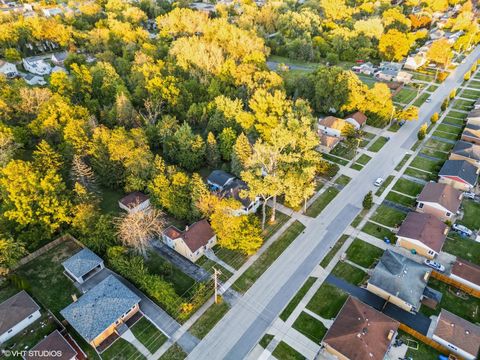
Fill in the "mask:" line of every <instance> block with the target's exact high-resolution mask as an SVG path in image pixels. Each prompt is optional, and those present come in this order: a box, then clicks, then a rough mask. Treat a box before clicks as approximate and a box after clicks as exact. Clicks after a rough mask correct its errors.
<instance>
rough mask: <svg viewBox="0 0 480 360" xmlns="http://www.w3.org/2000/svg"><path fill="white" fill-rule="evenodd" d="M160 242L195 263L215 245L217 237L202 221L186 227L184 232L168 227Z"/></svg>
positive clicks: (204, 221)
mask: <svg viewBox="0 0 480 360" xmlns="http://www.w3.org/2000/svg"><path fill="white" fill-rule="evenodd" d="M162 240H163V242H164V243H165V244H167V245H168V246H169V247H171V248H172V249H174V250H175V251H176V252H178V253H179V254H180V255H182V256H183V257H185V258H187V259H188V260H190V261H192V262H195V261H197V260H198V259H199V258H201V257H202V255H203V254H204V253H205V250H207V249H211V248H212V247H213V246H215V244H216V243H217V235H215V233H214V232H213V229H212V227H211V226H210V224H209V223H208V221H207V220H205V219H203V220H200V221H197V222H196V223H194V224H192V225H190V226H187V227H186V228H185V230H184V231H181V230H179V229H177V228H176V227H175V226H173V225H170V226H169V227H167V228H166V229H165V230H164V232H163V234H162Z"/></svg>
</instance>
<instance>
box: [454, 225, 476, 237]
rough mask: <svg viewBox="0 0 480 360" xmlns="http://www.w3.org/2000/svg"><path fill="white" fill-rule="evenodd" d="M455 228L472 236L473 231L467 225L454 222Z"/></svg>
mask: <svg viewBox="0 0 480 360" xmlns="http://www.w3.org/2000/svg"><path fill="white" fill-rule="evenodd" d="M452 227H453V230H455V231H457V232H460V233H463V234H465V235H467V236H472V234H473V231H472V230H470V229H469V228H467V227H466V226H463V225H460V224H453V226H452Z"/></svg>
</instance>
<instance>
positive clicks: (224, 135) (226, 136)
mask: <svg viewBox="0 0 480 360" xmlns="http://www.w3.org/2000/svg"><path fill="white" fill-rule="evenodd" d="M236 139H237V134H236V133H235V131H233V129H232V128H229V127H226V128H224V129H223V130H222V132H221V133H220V135H218V143H219V144H218V145H219V146H218V147H219V150H220V155H222V159H223V160H225V161H230V160H231V159H232V151H233V146H234V145H235V140H236Z"/></svg>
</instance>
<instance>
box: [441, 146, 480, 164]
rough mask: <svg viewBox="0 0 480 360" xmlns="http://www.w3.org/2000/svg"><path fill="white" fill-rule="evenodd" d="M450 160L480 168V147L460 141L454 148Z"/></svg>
mask: <svg viewBox="0 0 480 360" xmlns="http://www.w3.org/2000/svg"><path fill="white" fill-rule="evenodd" d="M449 160H465V161H468V162H469V163H470V164H472V165H474V166H476V167H477V168H480V145H475V144H472V143H469V142H466V141H463V140H459V141H457V143H456V144H455V146H454V147H453V149H452V152H451V154H450V157H449Z"/></svg>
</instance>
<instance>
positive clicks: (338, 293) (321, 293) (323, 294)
mask: <svg viewBox="0 0 480 360" xmlns="http://www.w3.org/2000/svg"><path fill="white" fill-rule="evenodd" d="M347 298H348V294H347V293H346V292H344V291H343V290H341V289H339V288H337V287H335V286H333V285H330V284H328V283H326V282H325V283H323V284H322V286H320V287H319V288H318V290H317V292H316V293H315V295H313V297H312V298H311V299H310V301H309V303H308V304H307V309H308V310H311V311H313V312H314V313H315V314H317V315H319V316H321V317H322V318H324V319H334V318H335V317H336V316H337V314H338V312H339V311H340V309H341V308H342V306H343V304H344V303H345V301H347Z"/></svg>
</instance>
